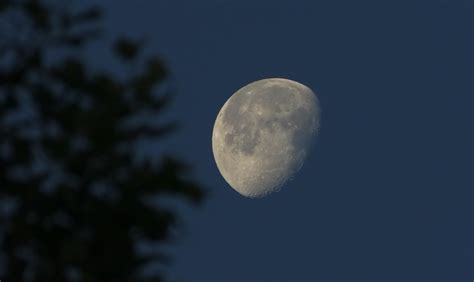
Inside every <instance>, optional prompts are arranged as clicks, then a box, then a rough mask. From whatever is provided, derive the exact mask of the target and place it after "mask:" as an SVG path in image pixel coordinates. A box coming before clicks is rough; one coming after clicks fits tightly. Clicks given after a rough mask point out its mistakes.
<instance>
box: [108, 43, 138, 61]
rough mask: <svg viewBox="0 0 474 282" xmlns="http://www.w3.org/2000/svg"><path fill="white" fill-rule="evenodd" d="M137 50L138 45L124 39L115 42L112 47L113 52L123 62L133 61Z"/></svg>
mask: <svg viewBox="0 0 474 282" xmlns="http://www.w3.org/2000/svg"><path fill="white" fill-rule="evenodd" d="M139 48H140V43H138V42H134V41H132V40H129V39H125V38H121V39H119V40H117V41H116V42H115V45H114V50H115V52H116V53H117V55H118V56H119V57H120V58H122V59H123V60H125V61H130V60H133V59H135V58H136V56H137V54H138V51H139Z"/></svg>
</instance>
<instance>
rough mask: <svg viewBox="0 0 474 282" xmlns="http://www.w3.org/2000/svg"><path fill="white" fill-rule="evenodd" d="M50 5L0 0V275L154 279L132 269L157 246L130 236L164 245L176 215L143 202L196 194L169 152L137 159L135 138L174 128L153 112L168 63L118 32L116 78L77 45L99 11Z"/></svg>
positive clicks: (161, 100)
mask: <svg viewBox="0 0 474 282" xmlns="http://www.w3.org/2000/svg"><path fill="white" fill-rule="evenodd" d="M62 4H64V2H61V1H49V2H48V1H40V0H23V1H22V0H16V1H12V0H2V1H0V212H1V213H0V244H1V258H0V262H1V266H2V267H0V279H2V281H47V282H50V281H100V282H107V281H160V280H161V279H162V276H161V275H160V273H155V274H153V275H149V276H147V277H144V276H143V275H142V271H141V270H142V268H143V267H144V266H146V265H148V264H149V263H150V262H163V263H164V262H166V261H167V260H168V259H169V258H168V256H167V254H164V253H162V252H158V253H157V252H154V253H146V254H144V253H140V252H139V251H138V250H137V244H138V243H139V242H142V241H145V240H146V241H152V242H161V243H163V244H164V243H166V242H168V241H169V240H170V239H172V238H171V237H172V234H171V233H170V230H171V228H172V227H173V226H175V225H176V224H177V219H178V218H177V215H176V212H175V211H173V210H171V209H170V208H167V207H165V206H161V205H160V204H159V203H154V204H150V201H149V200H148V199H150V198H152V197H157V196H158V197H161V196H166V197H168V196H172V197H175V198H177V199H187V200H188V201H189V202H190V203H200V202H201V201H202V199H203V196H204V195H203V190H202V188H201V187H200V186H199V185H198V184H196V183H195V182H194V181H192V179H190V178H189V176H188V169H189V167H188V166H187V165H185V164H184V163H183V162H181V161H180V160H178V159H176V158H175V157H173V156H169V155H163V156H161V157H160V158H159V159H153V160H144V161H139V160H137V143H138V142H139V141H140V140H143V139H150V140H151V139H152V140H161V138H163V137H165V136H166V135H167V134H169V133H172V132H173V130H174V129H175V124H174V123H173V122H160V120H159V119H157V117H159V115H160V114H161V112H162V111H163V109H164V108H166V106H167V105H168V104H169V102H170V98H171V94H172V93H170V92H171V91H170V90H169V89H167V88H166V87H165V86H166V85H167V83H169V74H168V70H167V68H166V67H165V66H164V64H163V62H162V61H161V59H160V58H159V57H157V56H148V57H144V56H143V52H142V44H141V43H140V42H137V41H133V40H130V39H126V38H120V39H118V40H117V41H116V42H115V43H114V44H113V46H112V48H111V52H112V53H113V54H114V55H115V56H116V57H117V59H118V60H117V61H118V62H120V64H122V69H121V70H122V71H123V72H124V73H126V74H127V75H118V74H116V73H110V72H106V71H96V70H95V68H94V67H95V66H94V62H90V61H87V60H85V59H84V58H83V57H81V56H80V53H79V52H78V51H79V50H82V49H83V48H84V47H85V46H88V44H89V43H90V42H91V40H93V39H96V38H97V37H99V36H100V34H101V33H100V30H99V29H98V25H99V22H98V21H99V20H100V16H101V10H100V9H98V8H89V9H86V10H82V11H78V12H77V11H76V12H72V11H71V10H70V9H68V8H67V7H64V5H62ZM157 120H158V121H159V122H157Z"/></svg>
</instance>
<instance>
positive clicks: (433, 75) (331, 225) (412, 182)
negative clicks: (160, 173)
mask: <svg viewBox="0 0 474 282" xmlns="http://www.w3.org/2000/svg"><path fill="white" fill-rule="evenodd" d="M86 2H88V3H89V2H90V3H99V2H100V3H101V6H103V7H104V9H105V11H106V18H105V22H104V23H105V30H106V31H107V32H108V33H107V36H110V38H112V37H114V36H117V35H129V36H132V37H134V38H144V39H146V40H145V41H146V42H147V52H149V53H158V54H161V56H162V58H163V59H164V60H165V62H167V64H168V66H169V68H170V70H171V72H172V73H173V78H174V86H175V87H176V89H177V96H176V98H175V100H174V103H173V106H172V107H171V108H169V109H168V111H167V116H169V117H170V118H171V119H176V120H177V121H179V122H180V123H181V129H180V131H179V132H178V133H177V134H175V135H173V136H172V137H171V138H170V139H169V140H168V141H167V142H166V144H164V146H165V147H164V148H153V147H150V148H147V147H146V146H145V145H144V148H146V150H150V151H160V150H168V151H172V152H175V153H177V154H178V155H179V156H181V157H182V158H183V159H186V160H188V161H189V162H190V163H191V164H192V165H193V166H194V168H195V170H194V176H195V177H196V179H198V180H200V181H201V182H202V183H203V184H204V185H206V186H207V190H208V193H209V196H208V198H207V201H206V202H205V203H204V205H203V206H202V208H200V209H194V208H186V207H180V206H179V207H177V208H179V209H180V210H181V211H182V214H183V218H184V222H183V223H184V224H183V226H184V232H182V235H180V236H179V237H178V239H177V242H176V246H174V247H173V248H172V251H173V254H174V256H175V260H174V262H173V263H172V264H171V265H170V268H167V269H166V270H165V272H166V273H167V274H168V275H169V277H171V278H172V279H175V280H173V281H200V280H201V281H211V280H215V281H242V280H255V281H295V280H298V279H299V280H310V281H315V280H318V281H324V280H335V279H340V280H344V279H348V280H369V279H375V280H392V281H395V280H407V279H411V280H420V279H427V280H434V279H437V280H449V281H455V280H456V279H457V280H459V281H464V280H465V281H469V280H472V268H473V260H472V254H473V249H472V238H473V234H472V230H473V229H472V226H473V220H472V214H473V210H472V200H473V197H472V187H473V176H472V175H473V165H472V158H473V152H472V148H473V147H472V144H473V138H472V137H473V135H472V130H473V124H472V120H473V116H472V108H473V101H472V77H473V71H472V64H473V56H472V50H473V44H472V42H473V41H472V36H473V6H474V5H473V2H472V1H467V0H465V1H448V0H444V1H442V0H429V1H403V0H402V1H354V0H346V1H343V0H335V1H330V0H326V1H292V0H272V1H270V0H268V1H263V0H259V1H250V0H245V1H242V0H240V1H230V0H221V1H218V0H212V1H211V0H207V1H191V0H190V1H183V0H178V1H171V0H169V1H112V0H108V1H93V0H89V1H86ZM101 44H103V42H102V43H97V44H95V45H94V47H93V48H91V49H90V50H89V51H90V54H92V55H91V56H94V60H95V61H96V62H97V63H98V64H100V65H105V66H109V67H112V68H113V64H114V63H113V62H112V61H111V58H110V57H108V56H107V55H106V51H105V49H103V46H102V45H101ZM269 77H284V78H289V79H293V80H296V81H299V82H301V83H303V84H305V85H307V86H309V87H311V88H312V89H313V90H314V91H315V92H316V93H317V94H318V97H319V99H320V102H321V110H322V113H321V130H320V134H319V136H318V138H317V141H316V145H315V147H314V149H313V151H312V153H311V155H310V157H309V159H308V160H307V162H306V163H305V165H304V166H303V168H302V170H301V171H300V172H299V173H298V174H297V175H296V177H295V178H294V179H293V180H292V181H291V182H289V183H288V184H287V185H286V186H285V187H284V188H283V190H282V191H281V192H278V193H275V194H272V195H271V196H269V197H267V198H264V199H248V198H244V197H242V196H240V195H239V194H238V193H236V192H235V191H234V190H232V189H231V188H230V187H229V186H228V185H227V183H226V182H225V181H224V179H223V178H222V177H221V175H220V174H219V171H218V170H217V167H216V165H215V163H214V159H213V155H212V149H211V133H212V127H213V124H214V120H215V118H216V116H217V113H218V111H219V110H220V108H221V107H222V105H223V104H224V102H225V101H226V100H227V99H228V98H229V97H230V96H231V95H232V94H233V93H234V92H235V91H237V90H238V89H239V88H240V87H242V86H244V85H246V84H247V83H250V82H252V81H255V80H258V79H262V78H269Z"/></svg>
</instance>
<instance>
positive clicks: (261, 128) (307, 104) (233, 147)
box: [212, 78, 320, 198]
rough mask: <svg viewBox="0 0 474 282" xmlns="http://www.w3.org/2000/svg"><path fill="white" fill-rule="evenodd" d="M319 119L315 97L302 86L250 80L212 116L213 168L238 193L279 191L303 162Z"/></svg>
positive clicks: (285, 81)
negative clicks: (215, 166)
mask: <svg viewBox="0 0 474 282" xmlns="http://www.w3.org/2000/svg"><path fill="white" fill-rule="evenodd" d="M319 123H320V107H319V100H318V98H317V96H316V95H315V94H314V92H313V91H312V90H311V89H310V88H308V87H307V86H305V85H303V84H301V83H298V82H296V81H292V80H288V79H283V78H268V79H262V80H258V81H255V82H252V83H250V84H248V85H246V86H244V87H242V88H241V89H239V90H238V91H237V92H235V93H234V94H233V95H232V96H231V97H230V98H229V99H228V100H227V102H226V103H225V104H224V106H223V107H222V109H221V110H220V111H219V114H218V115H217V118H216V121H215V123H214V129H213V131H212V151H213V154H214V159H215V162H216V164H217V168H218V169H219V172H220V173H221V175H222V176H223V178H224V179H225V180H226V182H227V183H228V184H229V185H230V186H231V187H232V188H233V189H234V190H235V191H237V192H238V193H240V194H241V195H243V196H246V197H250V198H259V197H264V196H266V195H268V194H270V193H272V192H276V191H279V190H280V188H281V187H282V186H283V185H284V184H285V182H286V181H287V180H288V179H290V178H291V177H293V175H294V174H295V173H296V172H297V171H298V170H299V169H300V168H301V167H302V165H303V163H304V160H305V159H306V157H307V155H308V153H309V151H310V148H311V145H312V143H313V140H314V138H315V137H316V135H317V134H318V132H319Z"/></svg>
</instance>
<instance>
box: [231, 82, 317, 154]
mask: <svg viewBox="0 0 474 282" xmlns="http://www.w3.org/2000/svg"><path fill="white" fill-rule="evenodd" d="M294 99H295V97H293V96H292V95H291V94H289V93H288V88H285V87H280V86H278V85H275V86H272V87H268V88H266V89H264V90H262V91H260V92H256V93H252V94H247V92H241V93H239V95H234V96H232V97H231V99H230V100H229V104H228V106H227V108H226V109H225V111H224V115H223V123H224V124H225V126H226V127H227V128H229V131H228V132H227V133H226V134H225V137H224V142H225V144H226V146H227V147H228V148H231V150H232V152H234V153H237V152H242V153H243V154H245V155H252V154H253V153H254V152H255V147H256V146H257V145H258V144H259V142H260V139H261V138H260V133H261V131H262V130H265V131H267V132H269V133H271V134H278V133H279V132H280V133H281V132H283V131H286V132H288V131H290V134H291V145H292V146H293V148H294V149H295V150H301V149H302V148H305V147H306V145H307V144H308V142H309V141H310V136H308V134H307V132H305V130H307V129H308V128H310V126H311V123H312V120H311V115H310V113H309V112H308V110H306V109H305V108H303V107H300V108H297V109H292V105H294V104H293V103H294ZM292 102H293V103H292ZM257 108H261V109H262V110H264V111H265V112H271V113H272V114H271V115H263V116H260V115H258V114H257ZM285 113H287V114H285Z"/></svg>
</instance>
